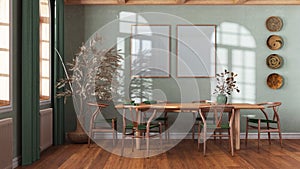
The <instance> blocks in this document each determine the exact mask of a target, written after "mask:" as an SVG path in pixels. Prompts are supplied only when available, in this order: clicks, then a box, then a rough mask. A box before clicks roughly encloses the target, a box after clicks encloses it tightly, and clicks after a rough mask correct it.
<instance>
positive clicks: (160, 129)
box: [159, 126, 166, 150]
mask: <svg viewBox="0 0 300 169" xmlns="http://www.w3.org/2000/svg"><path fill="white" fill-rule="evenodd" d="M165 132H166V131H165ZM161 133H162V126H160V127H159V143H160V150H162V136H161Z"/></svg>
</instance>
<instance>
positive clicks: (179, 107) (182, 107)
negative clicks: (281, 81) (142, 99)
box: [115, 103, 264, 150]
mask: <svg viewBox="0 0 300 169" xmlns="http://www.w3.org/2000/svg"><path fill="white" fill-rule="evenodd" d="M227 105H230V106H233V107H234V110H235V114H234V123H233V130H234V133H233V134H234V140H235V149H236V150H239V149H240V129H241V127H240V125H241V124H240V118H241V110H245V109H264V107H263V106H261V105H257V104H250V103H229V104H227ZM211 106H212V104H210V103H163V104H136V105H123V104H118V105H116V106H115V107H116V108H117V109H131V110H132V109H134V110H135V112H136V116H137V117H138V118H137V119H139V117H140V112H143V111H146V110H147V111H148V110H153V112H155V113H156V112H168V111H170V112H178V113H189V112H195V111H198V112H199V110H200V109H207V108H210V107H211Z"/></svg>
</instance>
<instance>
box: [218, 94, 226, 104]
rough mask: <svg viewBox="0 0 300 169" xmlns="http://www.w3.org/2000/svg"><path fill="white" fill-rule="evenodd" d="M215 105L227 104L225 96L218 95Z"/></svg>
mask: <svg viewBox="0 0 300 169" xmlns="http://www.w3.org/2000/svg"><path fill="white" fill-rule="evenodd" d="M217 103H218V104H226V103H227V96H226V95H225V94H219V95H218V96H217Z"/></svg>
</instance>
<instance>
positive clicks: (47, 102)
mask: <svg viewBox="0 0 300 169" xmlns="http://www.w3.org/2000/svg"><path fill="white" fill-rule="evenodd" d="M39 3H41V2H40V1H39ZM48 10H49V72H50V75H49V99H48V100H41V99H40V105H50V104H51V100H52V97H51V93H52V90H51V80H52V79H51V75H52V72H51V65H52V64H51V63H52V60H51V7H50V0H48ZM39 18H40V22H39V30H40V39H39V46H41V41H42V40H41V23H43V22H41V15H40V16H39ZM40 55H41V53H39V56H40ZM40 59H41V56H40ZM39 63H40V64H41V63H42V61H41V60H40V61H39ZM39 79H41V73H40V76H39ZM40 83H41V80H40ZM39 90H41V89H39ZM40 96H41V93H40Z"/></svg>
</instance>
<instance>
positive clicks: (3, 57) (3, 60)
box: [0, 51, 9, 75]
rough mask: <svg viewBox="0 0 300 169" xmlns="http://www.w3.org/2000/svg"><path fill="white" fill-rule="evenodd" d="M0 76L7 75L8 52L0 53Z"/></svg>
mask: <svg viewBox="0 0 300 169" xmlns="http://www.w3.org/2000/svg"><path fill="white" fill-rule="evenodd" d="M0 74H7V75H9V52H6V51H0Z"/></svg>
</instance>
